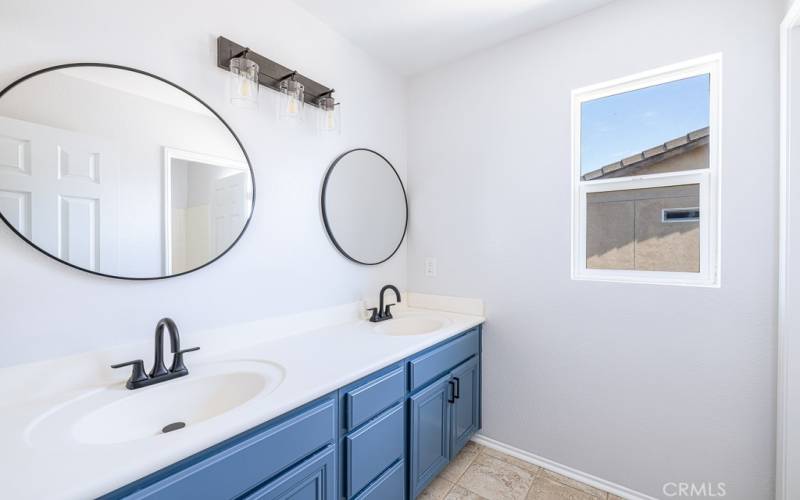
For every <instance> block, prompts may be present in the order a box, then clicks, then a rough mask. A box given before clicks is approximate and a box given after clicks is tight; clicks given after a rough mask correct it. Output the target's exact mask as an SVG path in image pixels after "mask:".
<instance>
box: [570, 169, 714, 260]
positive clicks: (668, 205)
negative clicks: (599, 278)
mask: <svg viewBox="0 0 800 500" xmlns="http://www.w3.org/2000/svg"><path fill="white" fill-rule="evenodd" d="M587 201H588V205H587V225H586V227H587V239H586V266H587V267H588V268H590V269H625V270H640V271H682V272H699V271H700V235H699V233H700V223H699V222H695V221H686V222H683V221H681V222H677V221H676V222H664V221H663V217H662V213H663V210H665V209H666V210H668V209H678V208H694V207H698V206H699V203H700V192H699V186H698V185H697V184H692V185H686V186H670V187H663V188H648V189H630V190H624V191H609V192H605V193H590V194H589V195H588V200H587Z"/></svg>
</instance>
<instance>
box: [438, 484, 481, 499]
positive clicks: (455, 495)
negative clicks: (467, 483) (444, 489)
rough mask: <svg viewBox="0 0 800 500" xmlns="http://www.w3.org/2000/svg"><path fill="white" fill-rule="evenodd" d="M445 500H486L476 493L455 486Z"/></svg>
mask: <svg viewBox="0 0 800 500" xmlns="http://www.w3.org/2000/svg"><path fill="white" fill-rule="evenodd" d="M445 500H487V499H485V498H483V497H482V496H480V495H478V494H477V493H473V492H471V491H469V490H468V489H466V488H464V487H462V486H459V485H455V486H453V489H452V490H450V493H448V494H447V496H446V497H445Z"/></svg>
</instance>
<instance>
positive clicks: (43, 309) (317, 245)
mask: <svg viewBox="0 0 800 500" xmlns="http://www.w3.org/2000/svg"><path fill="white" fill-rule="evenodd" d="M218 35H224V36H226V37H229V38H231V39H233V40H235V41H238V42H241V43H243V44H247V45H249V46H250V47H252V48H253V49H254V50H256V51H258V52H260V53H263V54H265V55H266V56H268V57H270V58H272V59H274V60H277V61H279V62H280V63H282V64H284V65H286V66H288V67H292V68H296V69H297V70H299V71H300V72H301V73H303V74H306V75H308V76H310V77H311V78H314V79H315V80H318V81H320V82H323V83H325V84H328V85H330V86H333V87H336V94H337V96H338V97H339V98H340V99H341V100H342V102H343V104H342V105H343V106H344V107H345V112H344V115H345V117H346V122H345V127H344V129H343V132H342V135H341V136H330V137H325V136H319V135H317V134H316V132H315V130H314V122H313V120H310V121H308V122H306V123H305V124H304V125H303V126H300V127H291V126H287V124H286V123H281V122H278V121H277V120H276V118H275V109H274V107H273V104H272V101H271V94H270V93H269V91H267V90H264V91H262V96H261V109H259V110H258V111H252V110H247V109H240V108H235V107H233V106H231V105H230V104H229V101H228V92H227V83H228V73H226V72H225V71H223V70H221V69H219V68H217V67H216V37H217V36H218ZM0 47H4V48H5V49H6V50H4V52H3V60H2V64H0V87H4V86H5V85H7V84H9V83H11V82H12V81H14V80H15V79H17V78H19V77H20V76H22V75H24V74H27V73H29V72H31V71H34V70H36V69H39V68H42V67H45V66H51V65H55V64H62V63H69V62H76V61H100V62H109V63H116V64H121V65H127V66H133V67H135V68H140V69H143V70H146V71H149V72H152V73H155V74H157V75H160V76H162V77H165V78H167V79H169V80H172V81H173V82H175V83H177V84H178V85H181V86H183V87H185V88H186V89H187V90H189V91H190V92H192V93H194V94H195V95H197V96H199V97H200V98H201V99H203V100H204V101H206V102H207V103H208V104H209V105H211V106H212V107H213V108H215V109H216V110H217V111H218V112H219V113H220V114H221V115H222V116H223V117H224V118H225V119H226V120H227V121H228V123H229V124H230V125H231V127H232V128H233V129H234V130H235V131H236V133H237V134H238V136H239V138H240V139H241V140H242V142H243V143H244V146H245V148H246V149H247V152H248V153H249V155H250V159H251V161H252V162H253V165H254V167H255V176H256V189H257V200H256V206H255V213H254V215H253V220H252V223H251V225H250V229H249V230H248V232H247V233H246V234H245V235H244V237H243V238H242V240H241V241H240V243H239V244H238V245H237V246H236V247H234V248H233V249H232V250H231V251H230V252H229V253H228V254H227V255H226V256H225V257H224V258H222V259H221V260H219V261H218V262H217V263H215V264H214V265H213V266H210V267H208V268H206V269H203V270H201V271H198V272H196V273H192V274H190V275H187V276H185V277H180V278H176V279H169V280H165V281H155V282H142V283H138V282H126V281H118V280H112V279H106V278H100V277H96V276H92V275H89V274H86V273H83V272H80V271H76V270H73V269H70V268H67V267H66V266H63V265H61V264H59V263H57V262H55V261H53V260H51V259H49V258H48V257H45V256H43V255H41V254H39V253H38V252H36V251H34V250H33V249H31V248H30V247H29V246H28V245H27V244H26V243H24V242H23V241H21V240H20V239H19V238H17V237H16V236H15V235H14V234H13V233H12V232H11V231H10V230H9V229H7V228H6V227H5V225H0V255H2V259H0V318H2V322H1V323H0V341H1V342H2V345H3V347H2V349H0V366H3V365H11V364H15V363H20V362H24V361H33V360H37V359H43V358H50V357H53V356H58V355H62V354H67V353H73V352H82V351H87V350H93V349H99V348H102V347H104V346H111V345H118V344H121V343H125V342H132V341H137V340H143V339H148V338H150V336H151V335H152V332H153V327H154V325H155V322H156V321H158V319H159V318H161V317H162V316H166V315H169V316H172V317H174V318H175V319H176V320H177V321H178V324H179V325H181V329H182V331H192V330H196V329H200V328H213V327H215V326H221V325H226V324H231V323H236V322H242V321H248V320H253V319H258V318H264V317H268V316H273V315H279V314H286V313H292V312H296V311H301V310H307V309H311V308H317V307H324V306H329V305H334V304H342V303H346V302H351V301H355V300H358V299H360V298H362V297H364V296H367V295H369V296H373V295H374V294H375V293H377V290H378V289H379V288H380V285H382V284H384V283H389V282H391V283H395V284H397V285H398V286H400V287H401V288H405V281H406V267H405V262H406V259H405V254H406V252H405V248H403V249H401V251H400V252H398V254H397V255H396V256H395V257H394V258H393V259H392V260H391V261H390V262H388V263H386V264H384V265H381V266H373V267H363V266H357V265H355V264H353V263H351V262H349V261H347V260H346V259H345V258H344V257H342V256H340V255H339V254H338V253H337V252H336V250H335V249H334V248H333V246H332V245H331V244H330V242H329V241H328V238H327V237H326V236H325V230H324V228H323V225H322V221H321V217H320V209H319V192H320V185H321V182H322V178H323V175H324V173H325V170H326V168H327V167H328V165H329V163H330V162H331V161H332V160H333V159H334V158H336V156H337V155H338V154H339V153H341V152H342V151H345V150H347V149H351V148H354V147H369V148H372V149H375V150H377V151H380V152H381V153H383V154H384V155H385V156H386V157H387V158H389V159H390V160H391V161H392V163H393V164H394V165H395V167H397V169H398V170H399V171H400V174H401V175H402V176H405V164H406V161H405V151H406V145H405V97H404V96H405V88H404V82H403V80H402V79H400V78H398V77H397V75H395V74H393V73H391V72H389V71H387V70H386V69H385V68H383V67H382V66H381V65H380V64H379V63H378V62H376V61H374V60H372V59H370V58H369V57H368V56H366V55H365V54H364V52H363V51H361V50H360V49H358V48H356V47H354V46H353V45H352V44H351V43H350V42H348V41H347V40H345V39H344V38H343V37H341V36H340V35H338V34H336V33H334V32H333V31H332V30H331V29H330V28H328V27H327V26H325V25H324V24H322V23H321V22H320V21H319V20H317V19H316V18H314V17H312V16H311V15H309V14H308V13H307V12H306V11H304V10H302V9H300V8H299V7H297V6H295V5H294V4H293V3H291V2H285V1H278V0H267V1H264V0H244V1H242V2H237V3H236V4H235V5H228V4H220V3H219V2H213V1H210V0H200V1H191V2H190V1H188V0H181V1H174V2H157V1H154V0H146V1H144V2H138V3H136V5H128V6H125V7H123V6H122V5H121V4H119V3H118V2H106V1H102V0H88V1H82V2H62V1H59V0H37V1H27V0H4V1H3V2H2V3H0ZM23 48H24V49H23Z"/></svg>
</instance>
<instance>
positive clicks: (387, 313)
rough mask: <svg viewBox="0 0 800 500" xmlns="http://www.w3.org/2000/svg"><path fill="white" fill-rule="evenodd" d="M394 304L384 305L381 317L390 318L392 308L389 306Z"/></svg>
mask: <svg viewBox="0 0 800 500" xmlns="http://www.w3.org/2000/svg"><path fill="white" fill-rule="evenodd" d="M396 305H397V304H386V307H385V308H384V310H383V317H384V318H386V319H392V310H391V309H390V308H391V307H392V306H396Z"/></svg>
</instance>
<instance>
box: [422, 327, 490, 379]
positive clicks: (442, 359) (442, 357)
mask: <svg viewBox="0 0 800 500" xmlns="http://www.w3.org/2000/svg"><path fill="white" fill-rule="evenodd" d="M479 350H480V334H479V333H478V328H474V329H473V330H471V331H470V332H469V333H467V334H466V335H462V336H461V337H459V338H457V339H456V340H453V341H450V342H448V343H446V344H444V345H442V346H440V347H437V348H435V349H433V350H431V351H428V352H426V353H424V354H421V355H420V356H417V357H415V358H413V359H411V361H409V362H408V373H409V384H410V390H412V391H413V390H415V389H418V388H420V387H422V386H423V385H425V384H427V383H428V382H431V381H433V380H434V379H436V378H437V377H439V376H441V375H442V374H444V373H446V372H449V371H450V370H451V369H453V368H454V367H455V366H456V365H458V364H459V363H461V362H462V361H465V360H467V359H468V358H469V357H470V356H473V355H475V354H478V351H479Z"/></svg>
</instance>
